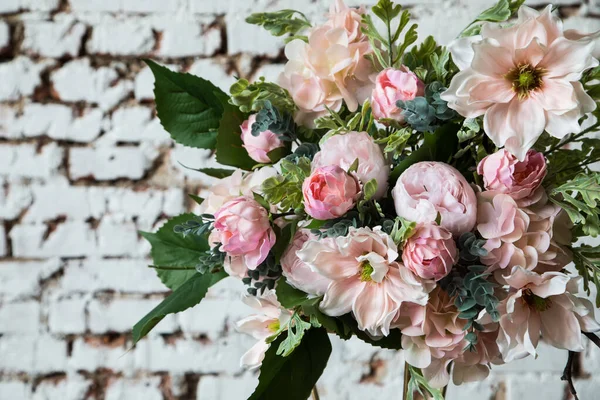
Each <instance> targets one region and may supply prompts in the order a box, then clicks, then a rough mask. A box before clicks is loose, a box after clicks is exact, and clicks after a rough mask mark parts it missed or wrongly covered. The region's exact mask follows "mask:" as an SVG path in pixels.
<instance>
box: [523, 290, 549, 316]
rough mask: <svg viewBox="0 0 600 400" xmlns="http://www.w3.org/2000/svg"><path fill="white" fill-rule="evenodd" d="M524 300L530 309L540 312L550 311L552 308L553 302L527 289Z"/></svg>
mask: <svg viewBox="0 0 600 400" xmlns="http://www.w3.org/2000/svg"><path fill="white" fill-rule="evenodd" d="M523 300H524V301H525V303H526V304H527V305H528V306H529V308H531V309H533V310H536V311H539V312H544V311H548V310H549V309H550V307H552V300H550V299H544V298H542V297H539V296H536V295H535V294H533V292H532V291H531V290H529V289H526V290H525V291H524V292H523Z"/></svg>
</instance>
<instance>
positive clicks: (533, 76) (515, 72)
mask: <svg viewBox="0 0 600 400" xmlns="http://www.w3.org/2000/svg"><path fill="white" fill-rule="evenodd" d="M544 74H545V71H544V70H543V69H542V68H537V67H532V66H531V65H529V64H521V65H519V66H517V67H515V68H514V69H512V70H511V71H509V73H508V74H506V75H505V77H506V79H508V80H509V81H510V82H511V84H512V87H513V90H514V91H515V92H516V93H517V95H518V96H519V98H520V99H524V98H527V97H528V96H529V93H530V92H532V91H534V90H537V89H540V88H541V87H542V86H543V83H544V81H543V79H542V78H543V77H544Z"/></svg>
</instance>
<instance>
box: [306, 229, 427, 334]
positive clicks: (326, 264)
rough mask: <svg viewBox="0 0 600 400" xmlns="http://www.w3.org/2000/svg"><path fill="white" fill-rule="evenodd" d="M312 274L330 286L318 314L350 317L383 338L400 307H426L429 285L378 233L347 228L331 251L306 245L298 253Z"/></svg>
mask: <svg viewBox="0 0 600 400" xmlns="http://www.w3.org/2000/svg"><path fill="white" fill-rule="evenodd" d="M297 255H298V257H299V258H300V259H301V260H302V261H304V262H306V263H307V264H308V265H309V266H310V267H311V268H312V269H313V270H315V271H317V272H318V273H319V274H321V275H323V276H325V277H327V278H329V279H331V280H332V283H331V284H330V285H329V287H328V288H327V291H326V292H325V296H324V298H323V301H322V302H321V305H320V308H321V310H322V311H323V313H325V314H327V315H329V316H332V317H339V316H341V315H344V314H347V313H349V312H352V314H353V315H354V318H355V319H356V321H357V322H358V327H359V329H360V330H363V331H366V332H368V333H369V334H370V335H372V336H387V335H389V333H390V327H391V325H392V322H393V321H394V320H395V318H396V317H397V314H398V311H399V309H400V307H401V305H402V304H403V303H404V302H410V303H416V304H420V305H425V304H426V303H427V299H428V294H427V293H428V292H429V291H431V285H430V284H427V283H426V282H423V281H421V280H420V279H419V278H418V277H417V276H415V275H414V274H413V273H412V272H411V271H410V270H409V269H407V268H405V267H404V266H403V265H402V264H400V263H399V262H398V261H396V260H397V258H398V248H397V246H396V244H395V243H394V241H393V240H392V239H391V237H390V236H389V235H387V234H385V233H383V232H382V231H381V229H380V228H375V229H374V230H371V229H370V228H359V229H355V228H350V233H349V234H348V236H346V237H338V238H336V240H335V245H334V246H333V247H332V246H330V245H329V244H327V243H323V242H322V241H320V240H309V241H308V242H306V244H305V245H304V247H303V248H302V249H301V250H300V251H298V252H297Z"/></svg>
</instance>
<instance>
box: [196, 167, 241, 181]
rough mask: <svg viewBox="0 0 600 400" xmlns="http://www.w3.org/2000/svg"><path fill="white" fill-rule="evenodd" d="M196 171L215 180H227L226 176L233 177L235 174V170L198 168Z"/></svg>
mask: <svg viewBox="0 0 600 400" xmlns="http://www.w3.org/2000/svg"><path fill="white" fill-rule="evenodd" d="M196 171H198V172H202V173H203V174H205V175H208V176H212V177H213V178H217V179H223V178H227V177H228V176H231V175H233V173H234V172H235V170H232V169H225V168H200V169H197V170H196Z"/></svg>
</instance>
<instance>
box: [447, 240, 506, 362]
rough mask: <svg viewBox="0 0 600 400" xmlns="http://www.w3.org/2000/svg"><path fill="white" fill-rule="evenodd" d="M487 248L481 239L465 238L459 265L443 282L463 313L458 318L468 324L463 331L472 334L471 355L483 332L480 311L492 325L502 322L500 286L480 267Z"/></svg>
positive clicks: (469, 336) (462, 241)
mask: <svg viewBox="0 0 600 400" xmlns="http://www.w3.org/2000/svg"><path fill="white" fill-rule="evenodd" d="M484 245H485V241H484V240H481V239H478V238H477V237H476V236H475V234H474V233H472V232H468V233H465V234H463V235H462V236H461V237H460V238H459V241H458V247H459V249H460V260H459V263H458V265H457V266H456V267H454V268H453V270H452V272H451V274H450V275H449V276H447V277H446V278H444V280H442V281H441V282H440V285H441V286H442V288H444V289H445V290H446V291H447V292H448V294H449V295H450V297H454V298H455V301H454V304H455V305H456V308H457V309H458V311H459V312H460V314H459V318H461V319H464V320H465V321H466V325H465V327H464V329H465V330H468V331H471V332H470V333H469V334H468V337H467V341H468V342H469V345H468V346H467V349H470V350H472V351H474V348H475V347H474V346H475V345H476V344H477V333H476V332H477V331H482V330H483V327H482V326H481V325H479V324H478V323H477V322H476V321H477V319H478V317H479V314H480V313H481V311H483V310H485V311H486V312H487V313H488V314H489V315H490V317H491V318H492V320H493V321H498V320H499V318H500V314H499V312H498V309H497V307H498V304H499V303H500V301H499V300H498V298H497V297H496V296H495V289H496V288H497V287H498V285H497V284H496V283H494V282H491V281H489V280H488V278H489V277H490V273H488V272H486V271H487V269H488V267H486V266H483V265H479V258H480V257H483V256H486V255H487V254H488V252H487V250H485V249H484V248H483V246H484ZM471 333H472V334H471Z"/></svg>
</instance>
